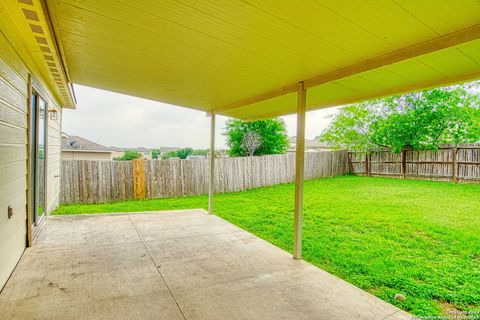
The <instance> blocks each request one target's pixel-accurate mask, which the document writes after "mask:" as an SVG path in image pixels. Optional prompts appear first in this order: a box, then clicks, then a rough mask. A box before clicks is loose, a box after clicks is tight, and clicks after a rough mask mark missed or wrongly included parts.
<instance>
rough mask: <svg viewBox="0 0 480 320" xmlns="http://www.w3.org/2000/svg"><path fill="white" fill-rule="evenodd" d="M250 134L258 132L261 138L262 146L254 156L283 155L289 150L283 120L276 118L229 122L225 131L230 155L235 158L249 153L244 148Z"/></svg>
mask: <svg viewBox="0 0 480 320" xmlns="http://www.w3.org/2000/svg"><path fill="white" fill-rule="evenodd" d="M248 132H256V133H258V134H259V135H260V137H261V142H262V143H261V146H260V147H259V148H257V149H256V150H255V151H254V155H265V154H281V153H285V152H286V151H287V148H288V139H287V130H286V127H285V122H284V121H283V120H282V119H279V118H275V119H269V120H258V121H250V122H246V121H241V120H233V119H232V120H229V121H227V123H226V127H225V129H224V133H223V134H224V135H225V136H226V137H227V145H228V147H229V150H228V154H229V155H230V156H233V157H238V156H246V155H248V152H247V151H246V150H245V149H244V148H243V146H242V143H243V138H244V136H245V135H246V134H247V133H248Z"/></svg>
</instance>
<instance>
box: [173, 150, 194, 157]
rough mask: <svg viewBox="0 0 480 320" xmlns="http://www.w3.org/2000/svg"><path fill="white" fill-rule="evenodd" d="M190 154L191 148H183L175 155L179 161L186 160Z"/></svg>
mask: <svg viewBox="0 0 480 320" xmlns="http://www.w3.org/2000/svg"><path fill="white" fill-rule="evenodd" d="M192 152H193V149H192V148H183V149H180V150H177V151H176V154H177V157H179V158H180V159H187V157H188V156H189V155H191V154H192Z"/></svg>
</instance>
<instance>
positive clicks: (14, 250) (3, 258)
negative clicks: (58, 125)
mask: <svg viewBox="0 0 480 320" xmlns="http://www.w3.org/2000/svg"><path fill="white" fill-rule="evenodd" d="M0 52H1V53H2V54H1V55H0V288H1V287H3V285H4V283H5V282H6V280H7V279H8V277H9V275H10V273H11V271H12V270H13V268H14V267H15V265H16V263H17V261H18V259H20V256H21V254H22V253H23V250H24V249H25V244H26V236H25V234H26V207H25V206H26V192H25V190H26V187H27V185H26V181H27V180H26V159H27V152H26V143H27V77H28V71H27V69H26V67H25V66H24V65H23V64H22V63H20V61H19V59H18V57H17V56H16V53H15V51H14V50H13V48H12V47H11V46H10V45H9V43H8V41H7V39H6V37H5V36H4V35H3V33H0ZM8 206H12V208H13V216H12V218H11V219H8V217H7V208H8Z"/></svg>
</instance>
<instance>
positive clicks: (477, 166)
mask: <svg viewBox="0 0 480 320" xmlns="http://www.w3.org/2000/svg"><path fill="white" fill-rule="evenodd" d="M348 165H349V171H350V172H352V173H355V174H358V175H366V176H382V177H395V178H402V179H426V180H437V181H452V182H480V145H477V144H474V145H461V146H441V147H440V148H439V150H438V151H427V150H423V151H415V150H404V151H403V152H401V153H398V154H396V153H392V152H391V151H390V150H375V151H370V152H365V151H364V152H348Z"/></svg>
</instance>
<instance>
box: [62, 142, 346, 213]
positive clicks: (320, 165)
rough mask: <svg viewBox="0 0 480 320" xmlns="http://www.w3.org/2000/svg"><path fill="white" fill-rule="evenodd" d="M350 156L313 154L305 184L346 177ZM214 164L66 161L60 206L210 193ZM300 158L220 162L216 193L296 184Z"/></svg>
mask: <svg viewBox="0 0 480 320" xmlns="http://www.w3.org/2000/svg"><path fill="white" fill-rule="evenodd" d="M347 171H348V165H347V152H346V151H337V152H308V153H306V154H305V179H313V178H319V177H329V176H337V175H343V174H345V173H346V172H347ZM208 179H209V160H208V159H191V160H135V161H91V160H62V173H61V193H60V202H61V203H63V204H66V203H100V202H109V201H120V200H129V199H144V198H150V199H153V198H166V197H175V196H186V195H198V194H205V193H208ZM294 179H295V155H294V154H285V155H270V156H262V157H240V158H218V159H216V160H215V192H217V193H223V192H235V191H242V190H247V189H251V188H258V187H263V186H270V185H275V184H281V183H288V182H293V181H294Z"/></svg>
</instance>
